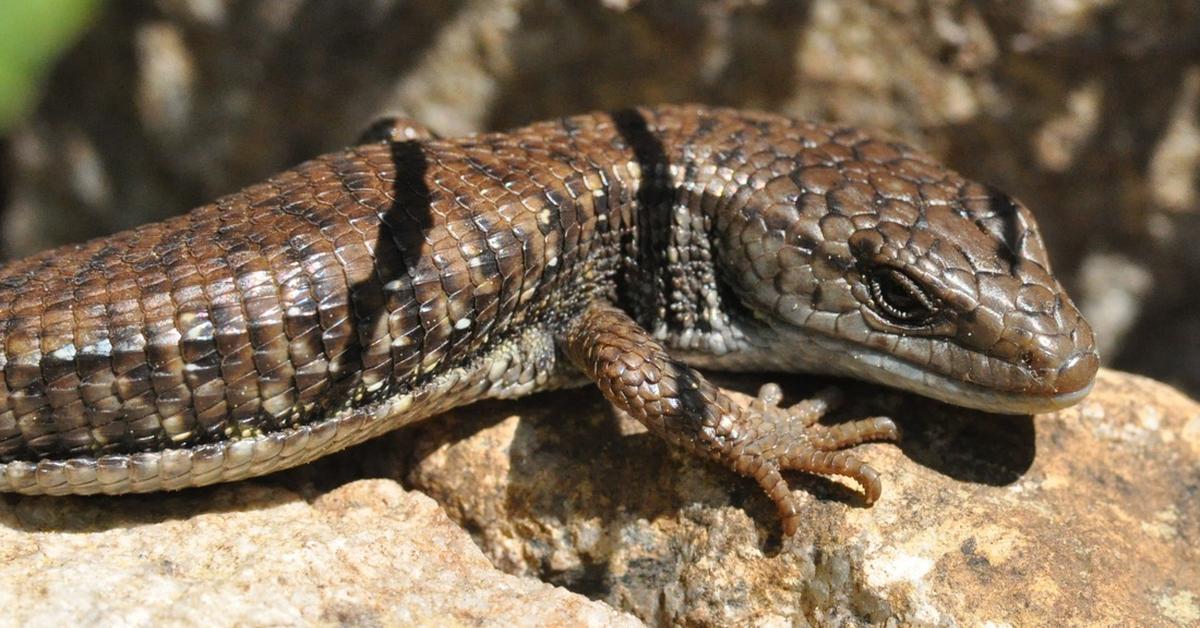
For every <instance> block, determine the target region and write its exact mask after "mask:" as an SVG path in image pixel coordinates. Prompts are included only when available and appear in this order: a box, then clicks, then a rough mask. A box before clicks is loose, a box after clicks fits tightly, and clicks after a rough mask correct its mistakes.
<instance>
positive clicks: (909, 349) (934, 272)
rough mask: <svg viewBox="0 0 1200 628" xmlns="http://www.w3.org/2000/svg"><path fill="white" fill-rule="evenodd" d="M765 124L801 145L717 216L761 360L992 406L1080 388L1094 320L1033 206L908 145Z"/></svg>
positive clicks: (1092, 354)
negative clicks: (1072, 291)
mask: <svg viewBox="0 0 1200 628" xmlns="http://www.w3.org/2000/svg"><path fill="white" fill-rule="evenodd" d="M774 132H775V133H777V134H778V133H783V134H784V135H787V134H792V137H791V138H790V139H791V140H793V141H794V142H795V143H798V144H800V145H801V146H802V147H803V149H802V150H798V151H794V152H792V153H791V155H795V156H794V157H790V158H789V157H788V156H787V155H782V156H780V155H779V153H778V152H776V155H777V157H778V158H777V159H776V160H775V161H774V162H772V163H773V166H772V170H771V174H769V175H762V174H759V175H758V177H759V178H758V180H757V183H756V184H755V183H754V182H755V179H754V177H753V176H751V177H750V178H749V181H750V182H751V184H755V185H756V187H757V189H756V190H755V192H754V193H753V194H747V195H745V196H744V197H743V198H744V202H741V203H731V205H730V206H729V207H727V209H726V210H725V211H723V212H721V213H719V214H718V215H717V220H716V221H715V222H716V224H715V227H716V230H717V233H718V236H719V237H718V239H717V241H718V245H717V247H718V257H719V258H720V259H721V266H722V274H723V275H722V276H723V278H724V281H725V283H726V285H727V286H728V287H729V288H730V290H731V292H733V293H734V294H735V295H736V297H737V298H738V300H739V301H741V304H742V305H743V306H744V307H745V308H746V309H747V310H749V312H750V313H751V315H752V318H753V319H754V320H755V323H754V325H757V327H756V329H757V332H752V333H751V335H757V336H758V338H759V341H760V342H759V343H758V346H759V347H760V348H759V349H758V350H757V353H758V354H759V356H758V357H759V358H760V359H766V360H768V361H769V362H770V363H771V364H772V365H773V366H777V367H780V368H786V369H791V370H805V371H817V372H827V373H832V374H839V375H848V376H852V377H856V378H860V379H866V380H869V381H874V382H878V383H882V384H886V385H890V386H895V387H897V388H902V389H906V390H910V391H913V392H916V393H919V394H922V395H925V396H929V397H933V398H936V399H940V400H942V401H946V402H949V403H953V404H956V405H962V406H968V407H973V408H978V409H982V410H988V411H993V412H1005V413H1030V412H1038V411H1045V410H1051V409H1056V408H1060V407H1065V406H1068V405H1071V404H1073V403H1075V402H1077V401H1078V400H1080V399H1082V398H1083V396H1085V395H1086V394H1087V393H1088V391H1089V390H1090V388H1091V386H1092V381H1093V379H1094V377H1095V374H1096V371H1097V368H1098V366H1099V359H1098V357H1097V353H1096V349H1095V342H1094V338H1093V335H1092V330H1091V327H1090V326H1089V325H1088V323H1087V321H1085V320H1084V318H1083V316H1082V315H1081V314H1080V312H1079V310H1078V309H1077V308H1076V307H1075V305H1074V304H1073V303H1072V302H1071V300H1070V298H1069V297H1068V296H1067V294H1066V292H1065V291H1064V290H1063V288H1062V286H1061V285H1059V283H1058V281H1057V280H1056V279H1055V278H1054V276H1053V274H1052V273H1051V271H1050V263H1049V260H1048V256H1047V254H1046V250H1045V247H1044V245H1043V242H1042V238H1041V236H1040V234H1039V232H1038V228H1037V225H1036V223H1035V221H1034V218H1033V215H1032V214H1031V212H1030V211H1029V209H1027V208H1026V207H1025V206H1024V205H1022V204H1021V203H1019V202H1017V201H1016V200H1014V199H1013V198H1011V197H1009V196H1008V195H1006V194H1004V193H1002V192H999V191H997V190H995V189H993V188H990V187H987V186H984V185H980V184H978V183H974V182H972V181H969V180H967V179H964V178H963V177H961V176H960V175H958V174H957V173H955V172H953V171H951V170H948V169H946V168H944V167H942V166H940V165H938V164H937V163H936V162H934V161H933V160H932V159H931V158H929V157H926V156H924V155H922V154H920V153H918V152H917V151H915V150H913V149H911V148H908V147H906V146H904V145H902V144H897V143H892V142H883V141H879V140H875V139H872V138H870V137H869V136H867V135H864V134H862V133H861V132H858V131H854V130H848V129H830V128H827V127H821V126H817V125H811V126H805V125H799V126H791V127H788V128H787V129H785V130H783V131H780V130H778V129H776V130H775V131H774ZM788 143H789V142H787V141H784V142H780V141H779V140H778V137H776V138H775V139H774V140H772V141H771V145H772V146H773V148H771V149H769V150H771V151H778V150H779V147H780V146H781V145H783V146H786V145H788ZM779 158H782V160H783V161H782V163H783V164H785V166H784V167H781V162H780V160H779ZM767 161H768V160H766V159H759V162H760V163H766V162H767ZM753 162H754V158H753V157H751V158H750V159H747V161H746V163H748V164H749V163H753ZM759 172H760V173H761V169H760V170H759ZM764 338H769V339H770V340H769V342H762V339H764ZM789 349H794V350H789Z"/></svg>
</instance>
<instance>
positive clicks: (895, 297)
mask: <svg viewBox="0 0 1200 628" xmlns="http://www.w3.org/2000/svg"><path fill="white" fill-rule="evenodd" d="M867 286H868V287H869V288H870V290H871V300H872V301H874V302H875V307H876V308H877V309H878V310H879V313H880V314H881V315H882V316H884V317H885V318H887V319H888V320H889V321H891V322H892V323H895V324H896V325H902V326H905V327H920V326H923V325H925V324H927V323H929V322H930V320H931V319H932V318H933V317H934V315H935V314H937V311H938V310H937V303H936V302H935V301H934V300H933V299H932V298H931V297H930V296H929V294H928V293H926V292H925V290H924V289H923V288H921V286H920V284H918V283H917V282H916V280H914V279H913V278H912V277H909V276H908V275H907V274H905V273H904V272H902V271H899V270H896V269H895V268H879V269H876V270H874V271H872V272H871V273H870V275H868V276H867Z"/></svg>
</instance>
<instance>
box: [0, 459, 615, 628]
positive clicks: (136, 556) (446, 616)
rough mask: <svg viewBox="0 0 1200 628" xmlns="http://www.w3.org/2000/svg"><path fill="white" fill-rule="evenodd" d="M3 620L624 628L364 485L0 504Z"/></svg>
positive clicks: (388, 491)
mask: <svg viewBox="0 0 1200 628" xmlns="http://www.w3.org/2000/svg"><path fill="white" fill-rule="evenodd" d="M0 582H3V583H4V585H3V586H0V608H3V609H4V612H3V619H0V623H3V624H4V625H9V626H14V625H23V626H73V625H75V626H78V625H91V626H95V625H105V626H117V625H120V626H161V625H182V626H296V625H351V626H423V625H430V626H432V625H437V626H445V625H478V626H514V625H522V626H543V625H564V626H565V625H588V626H622V625H624V626H632V625H637V624H638V622H637V620H635V619H634V618H632V617H630V616H628V615H622V614H620V613H618V612H616V611H614V610H612V609H611V608H609V607H606V606H604V605H603V604H601V603H599V602H593V601H590V600H587V599H585V598H584V597H582V596H579V595H576V594H574V593H570V592H568V591H564V590H563V589H560V588H555V587H552V586H550V585H547V584H544V583H541V582H538V581H536V580H534V579H532V578H520V577H516V576H510V575H506V574H503V573H501V572H499V571H497V570H495V569H494V568H493V567H492V566H491V565H490V564H489V563H488V561H487V559H486V558H484V557H483V555H482V554H481V553H480V552H479V548H478V547H476V546H475V545H474V544H472V543H471V539H470V538H469V537H468V536H467V535H466V533H464V532H463V530H462V529H461V528H459V527H458V526H457V525H455V524H454V523H453V522H451V521H450V520H449V519H448V518H447V517H446V515H445V513H444V512H443V511H442V510H441V509H440V508H438V506H437V504H436V503H434V502H433V500H431V499H429V498H428V497H425V496H424V495H421V494H419V493H412V492H406V491H405V490H404V489H403V488H401V487H400V486H399V485H397V484H396V483H395V482H392V481H389V480H362V481H358V482H353V483H350V484H347V485H345V486H342V487H340V488H337V489H335V490H332V491H329V492H327V493H324V494H321V495H319V496H317V497H315V498H314V499H313V500H312V501H311V502H309V501H305V500H304V499H303V498H301V497H300V496H299V495H298V494H297V493H295V492H292V491H290V490H288V489H287V488H284V487H280V486H275V487H272V486H267V485H263V484H261V483H256V482H248V483H244V484H240V485H231V486H227V487H222V488H219V489H216V490H211V491H205V490H200V491H187V492H184V493H178V494H173V495H170V496H166V495H151V496H143V497H129V498H119V499H113V498H107V499H105V498H100V499H86V498H84V499H29V498H24V499H22V498H12V497H9V498H7V499H5V500H4V501H3V502H0Z"/></svg>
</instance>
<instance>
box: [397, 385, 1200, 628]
mask: <svg viewBox="0 0 1200 628" xmlns="http://www.w3.org/2000/svg"><path fill="white" fill-rule="evenodd" d="M759 381H761V378H753V379H751V378H747V379H739V380H726V382H725V383H732V384H734V385H735V387H736V388H741V389H743V390H747V391H750V390H753V389H754V386H755V385H756V384H757V383H758V382H759ZM850 390H851V391H852V392H853V393H854V394H853V395H852V397H854V398H858V399H860V400H865V399H871V398H872V395H870V394H862V393H866V392H868V391H871V392H874V391H877V389H874V388H869V387H866V386H863V387H861V388H860V387H858V386H857V385H851V388H850ZM792 392H793V393H797V392H799V391H798V390H797V389H793V390H792ZM793 398H799V397H798V396H797V395H795V394H793ZM875 398H876V399H877V401H872V402H867V403H855V404H852V405H853V407H850V406H848V407H847V408H845V409H844V410H843V411H841V412H838V413H837V415H838V416H844V417H847V418H848V417H852V416H863V415H864V414H865V413H869V412H874V413H879V412H885V413H887V414H888V415H890V416H892V417H894V418H895V419H896V420H897V421H898V422H899V424H900V425H901V427H902V428H903V429H904V430H905V437H904V440H903V442H902V443H901V445H900V446H899V447H896V446H893V445H884V444H879V445H872V446H870V447H869V448H868V449H867V450H866V451H864V452H863V457H865V458H866V459H867V460H869V461H870V463H871V464H872V465H873V466H874V467H875V468H876V469H878V470H879V471H880V472H881V473H882V475H883V478H884V495H883V497H882V498H881V499H880V500H879V502H877V503H876V504H875V505H874V506H872V507H869V508H866V507H862V505H861V502H860V500H859V499H858V496H857V494H856V492H855V490H856V489H854V490H852V489H850V488H848V487H847V486H843V485H841V484H839V483H836V482H831V481H826V480H822V479H817V478H812V477H807V476H797V477H796V481H795V483H794V484H793V486H794V487H795V488H796V489H798V490H804V491H808V492H809V493H810V496H809V497H808V499H807V502H806V509H807V512H806V513H805V516H806V518H807V519H808V522H809V523H808V524H807V525H806V526H804V527H802V528H801V531H800V532H799V534H798V535H797V536H796V537H795V538H792V539H788V540H786V541H783V542H781V541H780V538H779V534H780V533H779V528H778V523H777V521H776V519H775V514H774V511H773V508H772V506H771V504H770V503H769V502H768V500H766V498H765V497H764V496H763V495H762V494H761V493H760V491H758V489H757V487H755V486H754V485H753V483H751V482H748V481H745V482H744V481H739V480H738V479H737V478H735V477H734V476H732V475H730V474H729V473H727V472H725V471H724V470H721V469H719V468H716V467H711V466H708V465H706V464H703V463H699V462H697V461H695V460H694V459H691V458H689V457H687V456H685V455H676V454H674V453H672V452H671V451H670V450H668V449H667V448H666V447H665V446H663V444H662V443H660V442H659V441H658V439H657V438H655V437H653V436H652V435H649V434H646V433H644V431H643V430H641V429H640V427H638V426H636V424H630V423H629V422H628V421H617V420H614V419H613V417H611V416H610V414H611V411H610V410H609V408H608V406H606V405H605V404H604V402H603V401H602V400H600V399H599V398H598V396H596V395H591V394H589V395H584V396H583V397H582V398H581V397H580V394H579V393H560V394H556V395H546V396H543V397H542V398H541V400H542V401H541V403H532V402H527V403H523V404H521V406H520V408H519V409H517V408H514V407H506V406H500V405H496V406H487V407H486V412H484V414H486V418H484V419H483V420H482V421H476V420H469V421H461V420H458V419H457V417H448V418H447V419H446V420H439V421H435V422H430V423H427V424H426V425H425V426H424V427H423V428H422V431H423V433H422V434H421V435H420V436H419V437H418V438H417V444H418V448H417V449H418V457H417V459H418V460H419V462H418V463H417V464H416V465H415V467H414V468H413V469H412V471H411V472H410V480H411V482H412V484H413V485H414V486H417V487H419V488H420V489H421V490H424V491H427V492H429V493H430V494H432V495H433V496H435V498H437V499H438V501H440V502H441V503H442V504H443V505H444V506H445V507H446V508H447V509H448V510H449V511H450V513H451V514H452V516H453V517H454V518H455V519H458V520H460V521H462V522H463V525H464V527H466V528H467V529H468V530H470V531H471V532H472V534H473V535H474V536H475V538H476V539H477V540H478V541H479V543H480V544H481V545H482V546H483V548H484V550H485V552H486V553H487V555H488V556H489V557H490V558H491V559H492V561H493V563H495V564H496V565H497V566H499V567H501V568H503V569H505V570H506V571H510V572H514V573H522V574H530V575H536V576H538V577H540V578H543V579H545V580H548V581H550V582H555V583H558V584H563V585H565V586H567V587H568V588H571V589H573V590H576V591H579V592H582V593H586V594H587V595H589V596H592V597H595V598H598V599H602V600H605V601H607V602H609V603H611V604H613V605H615V606H617V607H619V608H622V609H626V610H629V611H631V612H633V613H635V614H637V615H638V616H639V617H641V618H642V619H644V620H646V621H647V622H653V623H660V624H676V623H682V624H689V625H738V624H746V623H753V624H756V625H762V624H767V625H789V624H793V623H795V624H801V625H803V624H806V623H808V624H812V625H821V626H842V625H848V624H849V625H858V624H879V623H891V624H892V625H932V626H938V625H968V626H978V625H1013V626H1028V625H1041V624H1047V623H1054V624H1056V625H1141V626H1156V625H1179V626H1187V625H1196V623H1197V622H1200V550H1198V549H1197V544H1196V539H1197V538H1200V503H1198V500H1200V404H1197V403H1196V402H1194V401H1192V400H1191V399H1189V398H1187V397H1185V396H1184V395H1182V394H1180V393H1178V392H1176V391H1174V390H1172V389H1171V388H1169V387H1167V386H1164V385H1162V384H1158V383H1156V382H1153V381H1151V380H1147V379H1144V378H1141V377H1137V376H1131V375H1126V374H1121V373H1117V372H1114V371H1102V373H1101V375H1100V379H1099V381H1098V383H1097V385H1096V389H1095V392H1094V393H1093V394H1092V395H1091V396H1090V397H1089V398H1088V399H1087V400H1086V401H1085V402H1084V403H1083V404H1082V405H1080V406H1077V407H1075V408H1071V409H1068V410H1065V411H1062V412H1058V413H1055V414H1045V415H1038V416H1036V417H1034V418H1032V419H1031V418H1029V417H1006V416H996V415H987V414H982V413H977V412H969V411H964V410H959V409H954V408H950V407H948V406H944V405H940V404H937V403H934V402H927V401H924V400H920V399H916V398H912V397H909V396H907V395H902V394H899V393H885V394H883V395H876V396H875ZM478 414H480V413H479V412H467V413H462V414H461V416H462V417H464V418H465V417H466V416H468V415H473V416H477V415H478ZM481 424H482V425H484V427H482V428H481V427H480V426H481ZM989 622H990V623H989Z"/></svg>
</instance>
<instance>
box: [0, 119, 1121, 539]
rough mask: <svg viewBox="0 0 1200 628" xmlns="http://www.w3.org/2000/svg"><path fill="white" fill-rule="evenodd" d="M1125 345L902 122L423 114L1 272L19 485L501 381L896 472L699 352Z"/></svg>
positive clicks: (828, 461) (821, 398) (462, 399)
mask: <svg viewBox="0 0 1200 628" xmlns="http://www.w3.org/2000/svg"><path fill="white" fill-rule="evenodd" d="M1098 366H1099V360H1098V356H1097V352H1096V348H1095V342H1094V338H1093V334H1092V331H1091V328H1090V327H1089V325H1088V323H1087V322H1086V320H1085V319H1084V318H1083V316H1082V315H1081V313H1080V311H1079V310H1078V309H1077V308H1076V306H1075V305H1074V304H1073V303H1072V301H1071V299H1070V298H1069V297H1068V295H1067V294H1066V292H1065V291H1064V289H1063V287H1062V286H1061V285H1060V283H1059V282H1058V281H1057V279H1056V278H1055V276H1054V275H1053V274H1052V272H1051V268H1050V262H1049V259H1048V256H1047V252H1046V249H1045V246H1044V244H1043V240H1042V237H1041V234H1040V232H1039V230H1038V227H1037V224H1036V222H1035V220H1034V217H1033V214H1032V213H1031V211H1030V210H1029V209H1028V208H1027V207H1026V206H1025V205H1023V204H1022V203H1020V202H1019V201H1017V200H1016V199H1014V198H1013V197H1011V196H1009V195H1008V194H1005V193H1004V192H1002V191H1000V190H998V189H996V188H994V187H991V186H987V185H983V184H980V183H977V182H974V181H972V180H969V179H966V178H964V177H963V176H961V175H959V174H958V173H956V172H955V171H953V170H950V169H948V168H946V167H945V166H942V165H940V164H939V163H938V162H937V161H936V160H934V159H933V158H931V157H929V156H928V155H926V154H924V153H922V152H920V151H918V150H917V149H915V148H912V147H910V146H908V145H906V144H904V143H901V142H897V141H892V140H888V139H883V138H880V137H877V136H875V135H872V134H870V133H867V132H864V131H861V130H858V129H855V128H852V127H846V126H837V125H828V124H821V123H816V122H807V121H801V120H797V119H793V118H789V117H784V116H780V115H774V114H769V113H760V112H752V111H740V110H735V109H728V108H712V107H706V106H701V105H664V106H657V107H640V108H629V109H623V110H619V111H615V112H601V113H591V114H585V115H577V116H569V117H562V118H559V119H556V120H550V121H546V122H540V123H535V124H531V125H529V126H526V127H523V128H519V129H515V130H511V131H509V132H506V133H483V134H474V135H468V136H464V137H457V138H440V137H438V136H436V135H435V134H433V133H432V132H430V131H429V130H428V129H425V128H424V127H422V126H421V125H419V124H417V123H415V122H412V121H410V120H406V119H396V120H392V121H390V122H386V123H384V124H381V125H379V124H377V125H375V126H374V127H372V129H371V131H370V132H369V134H368V135H367V136H366V137H365V138H364V140H363V141H362V142H361V143H360V144H358V145H356V146H354V147H351V148H348V149H345V150H343V151H341V152H335V153H331V154H328V155H324V156H321V157H317V158H315V159H313V160H311V161H308V162H305V163H303V164H301V165H299V166H297V167H295V168H293V169H291V170H287V171H285V172H282V173H280V174H277V175H275V176H273V177H271V178H269V179H268V180H267V181H265V182H263V183H259V184H256V185H252V186H250V187H247V188H245V189H243V190H241V191H239V192H236V193H233V194H230V195H227V196H224V197H222V198H220V199H218V200H217V201H215V202H213V203H211V204H208V205H204V206H202V207H199V208H197V209H194V210H192V211H191V212H189V213H187V214H183V215H181V216H177V217H175V218H171V219H168V220H165V221H163V222H159V223H153V224H148V225H144V226H141V227H138V228H135V229H132V230H128V231H125V232H121V233H118V234H115V235H112V236H109V237H106V238H101V239H96V240H93V241H90V242H87V243H83V244H77V245H69V246H65V247H61V248H57V249H53V250H50V251H47V252H43V253H40V254H36V255H33V256H32V257H28V258H25V259H21V260H18V261H13V262H10V263H8V264H6V265H4V266H3V267H2V268H0V380H2V381H0V491H12V492H19V493H26V494H52V495H60V494H90V493H105V494H117V493H128V492H146V491H154V490H170V489H179V488H184V487H189V486H199V485H206V484H211V483H215V482H222V481H229V480H237V479H241V478H246V477H251V476H256V475H261V474H265V473H269V472H272V471H276V470H279V469H283V468H287V467H291V466H294V465H298V464H301V463H304V462H307V461H310V460H312V459H314V458H317V457H319V456H323V455H325V454H328V453H330V452H333V451H336V450H339V449H342V448H345V447H348V446H350V445H352V444H355V443H359V442H362V441H363V440H366V439H368V438H371V437H373V436H376V435H379V434H381V433H383V432H386V431H388V430H392V429H394V428H397V427H399V426H402V425H406V424H409V423H412V422H414V421H417V420H420V419H425V418H428V417H431V416H433V415H436V414H438V413H439V412H443V411H445V410H447V409H450V408H453V407H456V406H461V405H465V404H468V403H471V402H474V401H476V400H480V399H485V398H494V399H495V398H498V399H509V398H515V397H520V396H524V395H528V394H531V393H534V392H537V391H542V390H549V389H553V388H562V387H568V386H580V385H585V384H587V383H589V382H591V383H594V384H595V385H597V386H598V388H599V389H600V391H601V392H602V393H603V395H604V397H606V398H607V399H608V400H609V401H611V402H612V404H614V405H615V406H616V407H617V408H619V409H620V410H623V411H624V412H626V413H627V414H628V415H630V416H632V417H633V418H635V419H637V420H638V421H640V422H642V423H643V424H645V425H646V426H647V427H648V428H649V430H650V431H651V432H653V433H655V434H657V435H659V436H661V437H662V438H664V439H665V440H666V441H667V442H669V443H671V444H672V445H674V446H679V447H682V448H684V449H685V450H687V451H690V452H692V453H694V454H695V455H698V456H700V457H702V458H704V459H708V460H712V461H715V462H717V463H718V464H720V465H723V466H725V467H727V468H729V469H731V470H733V471H734V472H736V473H738V474H741V475H744V476H748V477H750V478H753V479H754V480H755V481H756V482H757V483H758V485H760V486H761V487H762V489H763V490H765V492H766V494H767V495H768V496H769V497H770V499H771V500H772V501H773V502H774V504H775V506H776V508H777V509H778V512H779V516H780V520H781V524H782V528H783V531H784V533H785V534H787V535H791V534H794V533H795V532H796V531H797V529H798V528H799V526H800V524H801V517H800V509H799V502H798V500H797V498H796V497H795V496H794V495H793V493H792V491H791V490H790V489H789V487H788V485H787V483H786V481H785V480H784V478H783V475H782V473H783V472H785V471H803V472H809V473H814V474H826V475H841V476H845V477H848V478H850V479H852V480H855V481H857V482H858V483H859V484H860V485H861V486H862V489H863V494H864V498H865V501H866V503H868V504H870V503H873V502H874V501H875V500H876V499H877V498H878V497H879V496H880V493H881V484H882V482H881V479H880V476H879V474H878V472H876V471H875V470H874V469H872V468H871V467H870V466H869V465H867V464H866V463H865V462H864V461H863V460H861V459H860V458H859V457H857V456H855V455H854V453H853V449H854V447H855V446H857V445H859V444H860V443H863V442H865V441H870V440H885V441H887V440H897V439H898V438H899V430H898V429H897V427H896V425H895V424H894V423H893V422H892V421H891V420H890V419H889V418H886V417H872V418H866V419H860V420H855V421H850V422H845V423H841V424H837V425H831V426H827V425H824V424H822V423H820V422H819V421H818V419H819V418H820V417H821V416H822V415H823V414H824V413H826V412H827V411H828V410H829V408H830V407H831V406H832V405H833V404H834V403H835V402H836V399H835V395H833V394H826V393H822V394H818V395H816V396H815V397H813V398H811V399H807V400H804V401H801V402H799V403H797V404H795V405H793V406H791V407H786V408H785V407H782V406H781V405H780V398H781V394H780V389H779V387H778V386H776V385H774V384H766V385H764V386H762V388H761V390H760V392H759V395H758V398H757V399H756V400H754V401H753V402H751V403H749V404H745V405H739V404H738V403H735V402H734V401H733V400H732V399H731V397H730V396H729V395H727V394H726V393H725V392H723V391H722V390H721V389H719V388H718V387H716V386H714V385H713V384H711V383H710V382H709V381H708V379H706V378H705V377H704V375H703V374H702V373H701V372H700V371H699V370H697V369H716V370H732V371H776V372H782V373H821V374H829V375H835V376H847V377H852V378H857V379H861V380H866V381H869V382H874V383H878V384H882V385H885V386H891V387H896V388H900V389H903V390H907V391H911V392H914V393H917V394H920V395H924V396H928V397H932V398H934V399H937V400H940V401H943V402H946V403H949V404H955V405H959V406H964V407H969V408H976V409H981V410H986V411H991V412H998V413H1010V414H1030V413H1034V412H1041V411H1049V410H1054V409H1058V408H1062V407H1066V406H1069V405H1071V404H1073V403H1076V402H1078V401H1079V400H1080V399H1082V398H1083V397H1084V396H1085V395H1087V394H1088V391H1089V390H1090V388H1091V386H1092V383H1093V380H1094V376H1095V374H1096V371H1097V369H1098Z"/></svg>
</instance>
